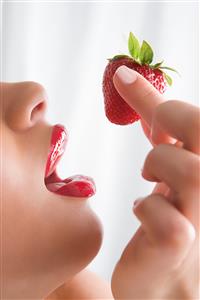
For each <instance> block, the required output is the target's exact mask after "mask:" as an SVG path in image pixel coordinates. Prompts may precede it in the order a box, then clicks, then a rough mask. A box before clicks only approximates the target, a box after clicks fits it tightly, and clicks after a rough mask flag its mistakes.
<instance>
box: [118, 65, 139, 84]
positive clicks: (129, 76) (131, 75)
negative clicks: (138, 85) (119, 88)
mask: <svg viewBox="0 0 200 300" xmlns="http://www.w3.org/2000/svg"><path fill="white" fill-rule="evenodd" d="M115 74H116V75H117V77H118V78H119V79H120V80H121V81H122V83H124V84H131V83H133V82H135V81H136V79H137V72H136V71H134V70H132V69H129V68H127V67H126V66H121V67H119V68H118V69H117V71H116V72H115Z"/></svg>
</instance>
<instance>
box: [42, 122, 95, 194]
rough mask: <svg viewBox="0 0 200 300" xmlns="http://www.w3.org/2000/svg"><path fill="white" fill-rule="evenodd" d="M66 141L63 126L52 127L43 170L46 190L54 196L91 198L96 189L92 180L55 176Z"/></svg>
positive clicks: (77, 176) (76, 176)
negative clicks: (54, 194)
mask: <svg viewBox="0 0 200 300" xmlns="http://www.w3.org/2000/svg"><path fill="white" fill-rule="evenodd" d="M67 141H68V133H67V131H66V129H65V127H64V126H63V125H60V124H57V125H55V126H54V127H53V130H52V135H51V145H50V149H49V154H48V157H47V163H46V170H45V184H46V187H47V189H48V190H50V191H51V192H54V193H56V194H60V195H64V196H73V197H84V198H87V197H91V196H93V195H94V194H95V191H96V187H95V183H94V181H93V179H92V178H91V177H88V176H83V175H74V176H71V177H68V178H66V179H61V178H59V176H58V175H57V172H56V166H57V164H58V162H59V160H60V158H61V157H62V155H63V154H64V151H65V148H66V145H67Z"/></svg>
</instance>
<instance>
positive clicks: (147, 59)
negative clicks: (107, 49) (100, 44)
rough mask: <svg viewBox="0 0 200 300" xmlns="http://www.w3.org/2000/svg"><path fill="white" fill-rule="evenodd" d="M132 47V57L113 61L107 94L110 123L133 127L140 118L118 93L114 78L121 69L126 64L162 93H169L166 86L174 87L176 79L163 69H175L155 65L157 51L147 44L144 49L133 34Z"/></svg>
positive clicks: (107, 72) (106, 76) (106, 79)
mask: <svg viewBox="0 0 200 300" xmlns="http://www.w3.org/2000/svg"><path fill="white" fill-rule="evenodd" d="M128 48H129V52H130V56H128V55H116V56H114V57H113V58H112V59H109V63H108V65H107V67H106V69H105V72H104V76H103V94H104V103H105V112H106V116H107V118H108V119H109V120H110V122H112V123H115V124H118V125H127V124H131V123H133V122H135V121H137V120H139V119H140V116H139V114H138V113H136V111H135V110H134V109H132V108H131V107H129V106H128V105H127V104H126V102H125V101H124V100H123V99H122V97H121V96H120V95H119V93H118V92H117V91H116V89H115V87H114V84H113V80H112V79H113V75H114V73H115V71H116V70H117V69H118V67H120V66H122V65H125V66H127V67H129V68H130V69H133V70H135V71H137V72H138V73H140V74H141V75H142V76H144V78H145V79H147V80H148V81H149V82H150V83H151V84H152V85H153V86H154V87H155V88H156V89H157V90H158V91H159V92H160V93H161V94H163V93H164V91H165V90H166V86H167V84H168V85H171V84H172V79H171V78H170V77H169V75H167V74H166V73H165V72H164V71H163V70H164V69H168V70H171V71H175V70H174V69H172V68H169V67H165V66H163V61H162V62H160V63H156V64H152V61H153V50H152V48H151V47H150V45H149V44H148V43H147V42H146V41H143V43H142V46H141V47H140V45H139V41H138V40H137V38H136V37H135V36H134V35H133V33H132V32H131V33H130V35H129V41H128Z"/></svg>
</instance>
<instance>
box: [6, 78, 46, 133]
mask: <svg viewBox="0 0 200 300" xmlns="http://www.w3.org/2000/svg"><path fill="white" fill-rule="evenodd" d="M2 94H3V103H4V107H5V119H6V122H7V124H8V126H9V127H10V128H12V129H14V130H26V129H29V128H31V127H33V126H34V125H35V124H36V123H38V122H40V121H42V120H43V118H44V114H45V110H46V105H47V94H46V91H45V89H44V87H43V86H42V85H40V84H39V83H36V82H32V81H27V82H20V83H6V84H5V85H4V84H3V92H2Z"/></svg>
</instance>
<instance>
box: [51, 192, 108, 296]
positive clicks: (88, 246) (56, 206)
mask: <svg viewBox="0 0 200 300" xmlns="http://www.w3.org/2000/svg"><path fill="white" fill-rule="evenodd" d="M52 200H53V201H52ZM55 200H56V201H55ZM49 201H50V202H51V205H50V203H49V205H48V206H47V207H46V208H47V210H46V214H47V215H51V223H49V224H48V230H45V231H46V232H48V234H47V236H46V238H45V240H46V242H47V243H48V245H46V247H47V248H48V254H47V256H48V257H47V256H46V262H48V269H49V271H50V272H51V274H54V275H53V277H51V279H52V284H50V285H51V286H52V291H53V290H54V289H56V288H57V287H59V286H60V285H62V284H63V283H66V282H67V281H68V280H71V279H72V277H74V276H75V275H76V274H77V273H79V272H80V271H81V270H83V269H84V268H85V267H87V265H88V264H89V263H90V262H91V261H92V260H93V259H94V258H95V256H96V255H97V254H98V252H99V250H100V248H101V244H102V238H103V228H102V225H101V222H100V220H99V218H98V217H97V215H96V214H95V213H94V212H93V210H92V209H91V208H90V205H89V203H88V202H87V201H85V200H80V199H73V198H71V199H69V200H67V199H66V198H65V197H64V198H57V199H55V198H54V199H49ZM49 201H46V202H49ZM91 201H92V200H91ZM48 219H49V217H48ZM46 253H47V252H46ZM51 276H52V275H51ZM49 283H50V282H49Z"/></svg>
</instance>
